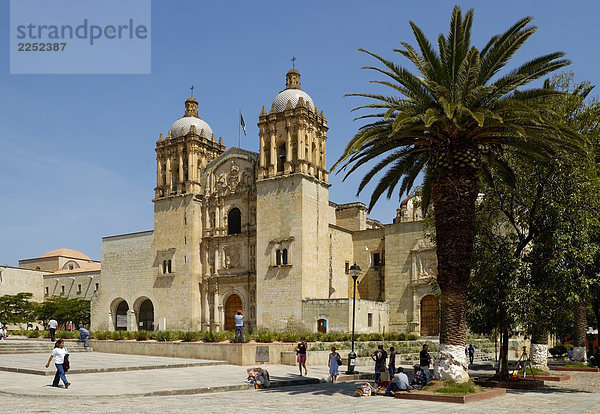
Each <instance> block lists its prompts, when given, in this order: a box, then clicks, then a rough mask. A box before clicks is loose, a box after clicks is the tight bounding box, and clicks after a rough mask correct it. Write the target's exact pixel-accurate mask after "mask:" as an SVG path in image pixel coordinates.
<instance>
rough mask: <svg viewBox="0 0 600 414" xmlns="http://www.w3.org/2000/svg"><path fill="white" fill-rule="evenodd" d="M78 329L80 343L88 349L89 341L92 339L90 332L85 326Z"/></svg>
mask: <svg viewBox="0 0 600 414" xmlns="http://www.w3.org/2000/svg"><path fill="white" fill-rule="evenodd" d="M77 329H79V342H83V346H84V347H86V348H87V347H88V340H89V339H90V331H88V330H87V329H85V328H84V327H83V326H80V327H79V328H77Z"/></svg>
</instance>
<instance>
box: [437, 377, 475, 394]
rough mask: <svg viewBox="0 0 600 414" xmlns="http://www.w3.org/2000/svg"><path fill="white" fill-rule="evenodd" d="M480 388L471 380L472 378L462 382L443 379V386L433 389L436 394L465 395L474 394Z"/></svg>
mask: <svg viewBox="0 0 600 414" xmlns="http://www.w3.org/2000/svg"><path fill="white" fill-rule="evenodd" d="M480 389H481V388H480V387H479V386H477V385H475V383H474V382H473V380H469V381H468V382H463V383H461V384H458V383H456V382H453V381H444V386H443V387H441V388H438V389H437V390H435V392H436V393H438V394H444V395H467V394H475V393H476V392H478V391H479V390H480Z"/></svg>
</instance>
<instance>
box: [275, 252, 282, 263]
mask: <svg viewBox="0 0 600 414" xmlns="http://www.w3.org/2000/svg"><path fill="white" fill-rule="evenodd" d="M275 265H277V266H281V250H277V251H276V252H275Z"/></svg>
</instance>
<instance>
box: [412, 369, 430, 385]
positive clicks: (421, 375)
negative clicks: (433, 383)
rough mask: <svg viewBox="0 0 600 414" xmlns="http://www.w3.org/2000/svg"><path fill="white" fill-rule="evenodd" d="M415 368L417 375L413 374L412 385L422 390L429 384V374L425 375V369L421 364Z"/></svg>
mask: <svg viewBox="0 0 600 414" xmlns="http://www.w3.org/2000/svg"><path fill="white" fill-rule="evenodd" d="M413 369H414V370H415V375H414V376H413V379H412V381H411V382H410V385H412V386H413V387H414V388H415V389H417V390H420V389H421V388H423V387H424V386H425V385H427V375H425V371H423V370H422V369H421V366H420V365H415V366H414V367H413Z"/></svg>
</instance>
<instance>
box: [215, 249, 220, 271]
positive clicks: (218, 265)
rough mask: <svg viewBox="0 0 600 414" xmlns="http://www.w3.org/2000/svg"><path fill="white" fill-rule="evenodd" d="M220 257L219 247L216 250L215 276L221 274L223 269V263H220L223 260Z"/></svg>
mask: <svg viewBox="0 0 600 414" xmlns="http://www.w3.org/2000/svg"><path fill="white" fill-rule="evenodd" d="M219 256H220V254H219V248H218V247H217V248H216V250H215V271H214V273H215V274H217V273H219V269H220V268H221V263H220V260H221V258H220V257H219Z"/></svg>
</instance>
